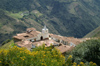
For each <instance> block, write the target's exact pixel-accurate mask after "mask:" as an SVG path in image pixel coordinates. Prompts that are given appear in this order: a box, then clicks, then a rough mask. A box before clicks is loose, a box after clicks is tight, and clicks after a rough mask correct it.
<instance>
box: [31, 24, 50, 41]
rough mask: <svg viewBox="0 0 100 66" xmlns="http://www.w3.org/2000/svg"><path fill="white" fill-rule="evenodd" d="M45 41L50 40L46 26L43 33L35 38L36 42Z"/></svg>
mask: <svg viewBox="0 0 100 66" xmlns="http://www.w3.org/2000/svg"><path fill="white" fill-rule="evenodd" d="M43 39H49V33H48V29H47V28H46V25H45V26H44V28H43V29H42V32H41V33H40V34H38V35H37V36H36V37H34V38H33V40H34V41H38V40H43Z"/></svg>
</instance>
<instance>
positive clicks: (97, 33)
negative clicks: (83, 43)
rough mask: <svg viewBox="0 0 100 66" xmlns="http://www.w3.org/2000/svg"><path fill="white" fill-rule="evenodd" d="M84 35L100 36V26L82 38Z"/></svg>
mask: <svg viewBox="0 0 100 66" xmlns="http://www.w3.org/2000/svg"><path fill="white" fill-rule="evenodd" d="M86 37H100V26H99V27H97V28H96V29H94V30H93V31H91V32H90V33H88V34H87V35H86V36H84V38H86Z"/></svg>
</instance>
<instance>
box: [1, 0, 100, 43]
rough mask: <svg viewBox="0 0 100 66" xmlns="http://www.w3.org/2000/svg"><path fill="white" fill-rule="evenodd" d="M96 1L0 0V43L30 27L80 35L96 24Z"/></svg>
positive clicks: (98, 13) (99, 7) (99, 10)
mask: <svg viewBox="0 0 100 66" xmlns="http://www.w3.org/2000/svg"><path fill="white" fill-rule="evenodd" d="M99 3H100V1H99V0H30V1H29V0H24V1H22V0H0V43H2V42H3V41H4V40H6V39H8V38H11V37H12V36H13V35H15V34H16V33H21V32H24V31H25V30H26V28H29V27H34V28H36V29H37V30H39V31H41V28H43V26H44V24H46V25H47V28H48V29H49V32H51V33H54V34H61V35H63V36H74V37H78V38H81V37H83V36H85V35H86V34H87V33H89V32H90V31H92V30H94V29H95V28H96V27H98V26H99V25H100V22H99V21H100V19H99V17H100V4H99Z"/></svg>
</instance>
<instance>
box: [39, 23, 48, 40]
mask: <svg viewBox="0 0 100 66" xmlns="http://www.w3.org/2000/svg"><path fill="white" fill-rule="evenodd" d="M42 39H49V33H48V29H47V28H46V25H45V26H44V28H43V29H42V33H41V40H42Z"/></svg>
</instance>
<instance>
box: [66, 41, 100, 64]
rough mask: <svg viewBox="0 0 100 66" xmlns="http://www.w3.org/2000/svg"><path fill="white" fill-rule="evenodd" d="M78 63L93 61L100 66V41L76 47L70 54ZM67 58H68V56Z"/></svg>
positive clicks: (84, 43) (88, 42) (87, 42)
mask: <svg viewBox="0 0 100 66" xmlns="http://www.w3.org/2000/svg"><path fill="white" fill-rule="evenodd" d="M70 54H71V55H72V56H73V58H72V60H73V61H74V62H76V63H79V62H80V61H82V62H87V63H88V62H90V61H93V62H95V63H97V65H98V66H100V40H88V41H86V42H83V43H81V44H79V45H78V46H76V48H75V49H74V50H73V51H72V52H71V53H70ZM66 57H67V56H66Z"/></svg>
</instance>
